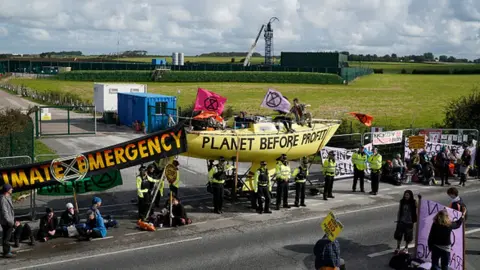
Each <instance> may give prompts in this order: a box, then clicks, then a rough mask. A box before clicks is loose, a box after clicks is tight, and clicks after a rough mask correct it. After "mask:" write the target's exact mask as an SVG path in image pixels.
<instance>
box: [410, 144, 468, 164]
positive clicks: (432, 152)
mask: <svg viewBox="0 0 480 270" xmlns="http://www.w3.org/2000/svg"><path fill="white" fill-rule="evenodd" d="M443 146H445V147H446V148H447V149H448V150H449V151H450V152H452V150H455V151H456V153H457V155H458V157H461V156H462V154H463V151H464V149H463V147H462V146H461V145H453V144H444V143H432V142H426V143H425V148H424V149H420V150H419V152H426V154H427V156H428V157H430V158H433V157H435V156H436V155H437V154H438V153H440V150H442V147H443ZM468 149H469V150H470V154H471V155H472V161H471V164H470V165H472V166H473V164H474V162H475V157H476V154H477V153H476V152H477V148H476V147H475V146H470V147H468ZM411 152H412V150H411V149H410V148H409V142H408V138H405V158H406V159H408V158H410V153H411Z"/></svg>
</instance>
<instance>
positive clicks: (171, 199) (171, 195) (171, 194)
mask: <svg viewBox="0 0 480 270" xmlns="http://www.w3.org/2000/svg"><path fill="white" fill-rule="evenodd" d="M172 201H173V193H172V191H171V190H170V217H169V218H170V227H173V224H172V208H173V207H172Z"/></svg>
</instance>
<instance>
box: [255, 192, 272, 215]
mask: <svg viewBox="0 0 480 270" xmlns="http://www.w3.org/2000/svg"><path fill="white" fill-rule="evenodd" d="M262 198H264V199H265V205H264V204H263V200H262ZM257 201H258V208H257V210H258V211H259V212H260V211H262V212H268V211H270V192H269V191H268V186H258V190H257Z"/></svg>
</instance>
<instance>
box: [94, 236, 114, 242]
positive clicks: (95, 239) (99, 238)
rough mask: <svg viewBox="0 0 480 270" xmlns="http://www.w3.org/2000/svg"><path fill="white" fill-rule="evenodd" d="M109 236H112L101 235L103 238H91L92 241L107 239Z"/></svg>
mask: <svg viewBox="0 0 480 270" xmlns="http://www.w3.org/2000/svg"><path fill="white" fill-rule="evenodd" d="M111 238H113V236H107V237H103V238H93V239H92V241H100V240H107V239H111Z"/></svg>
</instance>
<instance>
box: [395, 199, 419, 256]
mask: <svg viewBox="0 0 480 270" xmlns="http://www.w3.org/2000/svg"><path fill="white" fill-rule="evenodd" d="M416 222H417V202H416V201H415V199H414V198H413V192H412V191H411V190H405V192H404V193H403V198H402V199H401V200H400V207H399V209H398V214H397V228H396V229H395V234H394V238H395V240H397V249H396V250H395V254H398V253H399V252H400V245H401V244H402V239H403V240H405V248H404V249H403V250H402V252H403V253H408V245H409V244H410V243H411V242H412V241H413V225H414V224H415V223H416Z"/></svg>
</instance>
